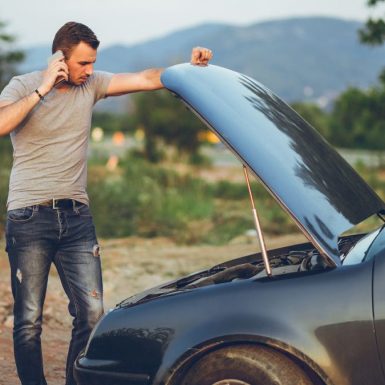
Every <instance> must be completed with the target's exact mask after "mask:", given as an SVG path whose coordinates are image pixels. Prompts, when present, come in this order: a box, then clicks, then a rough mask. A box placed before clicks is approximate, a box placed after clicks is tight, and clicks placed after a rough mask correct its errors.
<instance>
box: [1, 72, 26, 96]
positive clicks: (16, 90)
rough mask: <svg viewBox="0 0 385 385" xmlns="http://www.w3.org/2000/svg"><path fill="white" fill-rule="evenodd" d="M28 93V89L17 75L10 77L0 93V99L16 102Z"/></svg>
mask: <svg viewBox="0 0 385 385" xmlns="http://www.w3.org/2000/svg"><path fill="white" fill-rule="evenodd" d="M27 95H28V90H27V87H26V86H25V84H24V83H23V81H22V80H21V78H20V77H19V76H15V77H13V78H12V79H11V81H10V82H9V83H8V85H6V86H5V88H4V89H3V91H1V94H0V100H7V101H12V102H17V101H18V100H20V99H22V98H24V97H25V96H27Z"/></svg>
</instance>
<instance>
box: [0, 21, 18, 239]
mask: <svg viewBox="0 0 385 385" xmlns="http://www.w3.org/2000/svg"><path fill="white" fill-rule="evenodd" d="M6 25H7V24H6V23H4V22H3V21H1V20H0V91H1V90H2V89H3V87H4V86H5V85H6V84H7V83H8V81H9V79H10V78H11V77H12V76H13V75H15V73H16V64H17V63H20V62H21V61H22V60H23V59H24V54H23V52H22V51H20V50H15V49H13V43H14V42H15V37H14V36H13V35H10V34H8V33H7V32H6V31H5V28H6ZM11 162H12V150H11V143H10V140H9V136H7V137H0V232H1V223H4V220H3V218H4V215H5V201H6V196H7V191H8V178H9V170H10V167H11Z"/></svg>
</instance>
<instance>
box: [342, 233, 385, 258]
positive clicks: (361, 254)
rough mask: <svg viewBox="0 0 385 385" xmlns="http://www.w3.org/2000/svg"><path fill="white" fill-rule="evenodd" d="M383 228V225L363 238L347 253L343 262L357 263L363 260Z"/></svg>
mask: <svg viewBox="0 0 385 385" xmlns="http://www.w3.org/2000/svg"><path fill="white" fill-rule="evenodd" d="M381 229H382V227H380V228H378V229H377V230H375V231H373V232H371V233H369V234H367V235H366V236H364V237H363V238H361V239H360V240H359V241H358V242H357V243H356V244H355V245H354V246H353V248H352V249H351V250H350V251H349V252H348V253H347V255H346V257H345V259H344V260H343V262H342V263H343V265H356V264H358V263H361V262H363V261H364V260H365V259H366V256H367V255H368V252H369V249H370V247H371V245H372V243H373V242H374V240H375V239H376V238H377V235H378V234H379V233H380V231H381Z"/></svg>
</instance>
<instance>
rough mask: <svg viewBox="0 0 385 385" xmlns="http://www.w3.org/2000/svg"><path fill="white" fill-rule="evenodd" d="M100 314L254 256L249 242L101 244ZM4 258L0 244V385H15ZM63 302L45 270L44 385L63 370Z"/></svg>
mask: <svg viewBox="0 0 385 385" xmlns="http://www.w3.org/2000/svg"><path fill="white" fill-rule="evenodd" d="M297 241H298V242H302V241H304V239H303V238H301V237H299V236H298V235H292V236H284V237H279V238H273V239H269V238H267V240H266V243H267V245H268V248H275V247H280V246H284V245H288V244H292V243H294V242H297ZM100 243H101V246H102V262H103V280H104V300H105V309H109V308H111V307H114V305H115V304H116V303H118V302H119V301H121V300H123V299H125V298H127V297H128V296H130V295H132V294H134V293H138V292H140V291H142V290H143V289H146V288H149V287H152V286H155V285H158V284H159V283H162V282H166V281H169V280H171V279H173V278H175V277H179V276H183V275H186V274H189V273H192V272H194V271H198V270H201V269H202V268H205V267H210V266H213V265H215V264H217V263H220V262H223V261H226V260H228V259H232V258H237V257H241V256H243V255H247V254H252V253H254V252H255V251H257V250H258V244H257V242H256V240H255V238H254V237H252V238H248V237H244V238H241V239H238V240H236V241H234V242H232V243H231V244H229V245H225V246H178V245H176V244H175V243H173V242H172V241H170V240H168V239H163V238H162V239H151V240H149V239H139V238H125V239H114V240H104V241H103V240H102V241H101V242H100ZM9 274H10V273H9V266H8V258H7V255H6V253H5V252H4V241H1V240H0V385H17V384H20V382H19V380H18V378H17V375H16V370H15V364H14V360H13V344H12V326H13V318H12V294H11V290H10V284H9ZM67 304H68V302H67V298H66V296H65V294H64V292H63V289H62V287H61V284H60V281H59V278H58V276H57V274H56V271H54V268H53V269H52V270H51V273H50V278H49V284H48V291H47V297H46V301H45V306H44V324H43V335H42V344H43V355H44V363H45V373H46V378H47V381H48V384H49V385H63V384H64V366H65V360H66V354H67V348H68V343H69V336H70V330H71V318H70V316H69V315H68V313H67Z"/></svg>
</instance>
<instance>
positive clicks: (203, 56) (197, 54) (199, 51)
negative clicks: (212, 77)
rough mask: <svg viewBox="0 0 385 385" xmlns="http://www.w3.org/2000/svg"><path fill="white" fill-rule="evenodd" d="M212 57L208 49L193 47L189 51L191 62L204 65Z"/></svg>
mask: <svg viewBox="0 0 385 385" xmlns="http://www.w3.org/2000/svg"><path fill="white" fill-rule="evenodd" d="M212 57H213V53H212V51H211V50H210V49H208V48H204V47H195V48H193V50H192V52H191V64H194V65H204V66H206V65H207V64H208V62H209V61H210V60H211V58H212Z"/></svg>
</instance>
